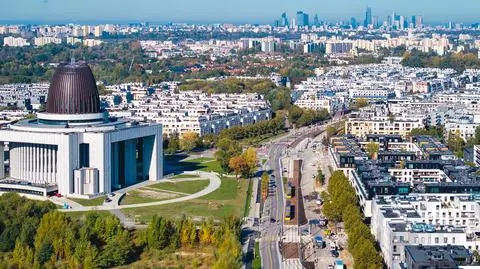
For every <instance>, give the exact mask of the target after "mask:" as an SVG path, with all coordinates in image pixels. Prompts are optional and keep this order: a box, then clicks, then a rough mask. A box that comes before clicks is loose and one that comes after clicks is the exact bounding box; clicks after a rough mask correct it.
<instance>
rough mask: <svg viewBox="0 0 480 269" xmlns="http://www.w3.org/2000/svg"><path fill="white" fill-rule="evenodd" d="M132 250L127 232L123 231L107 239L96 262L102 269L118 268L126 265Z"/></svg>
mask: <svg viewBox="0 0 480 269" xmlns="http://www.w3.org/2000/svg"><path fill="white" fill-rule="evenodd" d="M132 249H133V244H132V240H131V238H130V234H129V233H128V231H126V230H123V231H121V232H119V233H118V234H116V235H115V236H114V237H113V238H111V239H109V240H108V242H107V244H106V245H105V247H104V249H103V251H102V252H101V254H100V256H99V258H98V260H99V266H100V267H102V268H110V267H114V266H120V265H124V264H126V263H127V261H128V259H129V257H130V256H131V253H132Z"/></svg>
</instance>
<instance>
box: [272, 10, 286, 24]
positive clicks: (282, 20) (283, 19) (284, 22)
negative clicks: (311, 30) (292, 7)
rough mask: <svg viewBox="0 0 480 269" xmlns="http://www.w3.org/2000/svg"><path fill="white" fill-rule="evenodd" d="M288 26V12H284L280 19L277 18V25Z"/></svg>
mask: <svg viewBox="0 0 480 269" xmlns="http://www.w3.org/2000/svg"><path fill="white" fill-rule="evenodd" d="M285 26H288V18H287V13H285V12H283V13H282V16H281V17H280V19H279V20H275V27H285Z"/></svg>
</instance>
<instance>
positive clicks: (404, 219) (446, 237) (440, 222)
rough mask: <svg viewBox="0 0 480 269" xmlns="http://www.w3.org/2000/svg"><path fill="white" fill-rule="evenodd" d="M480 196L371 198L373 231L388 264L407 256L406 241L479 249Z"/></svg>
mask: <svg viewBox="0 0 480 269" xmlns="http://www.w3.org/2000/svg"><path fill="white" fill-rule="evenodd" d="M479 218H480V198H479V197H478V196H476V195H467V194H428V195H426V194H417V195H412V194H410V195H409V196H407V197H405V196H404V197H400V196H384V197H379V198H375V199H374V200H373V202H372V218H371V231H372V233H373V235H374V236H375V239H376V240H377V241H378V243H379V246H380V249H381V251H382V253H383V257H384V259H385V263H386V265H387V267H388V268H398V267H397V266H398V263H399V262H402V261H404V260H405V251H404V249H405V246H406V245H419V244H422V245H437V246H445V245H448V244H450V245H461V246H465V247H466V248H467V249H469V250H470V251H472V250H478V249H479V245H480V237H479V236H478V234H479V232H480V229H479V222H480V220H479Z"/></svg>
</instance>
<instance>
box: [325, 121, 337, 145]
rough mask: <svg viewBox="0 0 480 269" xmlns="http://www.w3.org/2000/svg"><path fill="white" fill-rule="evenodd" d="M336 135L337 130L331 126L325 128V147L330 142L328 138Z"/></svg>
mask: <svg viewBox="0 0 480 269" xmlns="http://www.w3.org/2000/svg"><path fill="white" fill-rule="evenodd" d="M336 133H337V128H336V127H335V126H333V125H328V127H327V135H326V138H327V139H326V141H327V145H328V142H329V141H330V138H331V137H332V136H334V135H335V134H336Z"/></svg>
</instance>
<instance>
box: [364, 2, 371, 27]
mask: <svg viewBox="0 0 480 269" xmlns="http://www.w3.org/2000/svg"><path fill="white" fill-rule="evenodd" d="M371 24H372V8H370V7H367V10H366V11H365V21H364V22H363V26H365V27H367V26H369V25H371Z"/></svg>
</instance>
